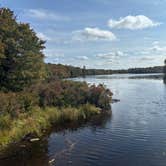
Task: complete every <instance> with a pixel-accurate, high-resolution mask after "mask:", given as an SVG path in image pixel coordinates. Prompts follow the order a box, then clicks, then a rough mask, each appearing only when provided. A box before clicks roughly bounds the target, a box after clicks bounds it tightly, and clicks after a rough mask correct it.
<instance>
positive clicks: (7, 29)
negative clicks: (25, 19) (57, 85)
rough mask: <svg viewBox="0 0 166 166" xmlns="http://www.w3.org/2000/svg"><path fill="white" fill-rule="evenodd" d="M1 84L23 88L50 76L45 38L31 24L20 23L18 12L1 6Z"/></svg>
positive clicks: (1, 85) (6, 87)
mask: <svg viewBox="0 0 166 166" xmlns="http://www.w3.org/2000/svg"><path fill="white" fill-rule="evenodd" d="M0 23H1V26H0V87H1V90H12V91H19V90H22V89H23V88H24V87H26V86H28V85H31V84H32V83H34V82H36V81H39V80H43V79H44V78H45V76H46V70H45V64H44V62H43V58H44V55H43V53H42V49H43V48H44V41H42V40H40V39H39V38H38V37H37V36H36V33H35V32H34V31H33V30H32V29H31V28H30V26H29V24H25V23H18V22H17V21H16V18H15V16H14V13H13V12H12V11H11V10H10V9H7V8H0Z"/></svg>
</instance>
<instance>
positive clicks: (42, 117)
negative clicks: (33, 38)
mask: <svg viewBox="0 0 166 166" xmlns="http://www.w3.org/2000/svg"><path fill="white" fill-rule="evenodd" d="M102 112H105V111H102V110H101V109H100V108H98V107H96V106H93V105H90V104H84V105H82V106H80V107H78V108H74V107H67V108H61V109H59V108H57V107H52V108H51V107H50V108H49V107H48V108H45V109H41V108H35V110H33V111H31V112H30V113H28V114H22V115H21V117H20V118H18V119H16V120H14V121H13V122H12V123H13V125H12V127H11V129H10V130H8V131H3V132H1V133H0V154H3V153H4V152H5V150H6V149H8V148H9V149H10V146H12V145H13V144H18V143H19V142H21V141H27V142H35V141H39V140H40V138H41V137H42V135H43V134H44V133H46V132H47V131H48V130H49V129H50V128H51V127H53V126H54V125H55V126H56V127H57V128H58V126H61V125H64V124H66V123H70V122H72V123H74V122H76V123H79V122H82V121H88V119H90V118H92V117H93V116H95V115H100V114H102Z"/></svg>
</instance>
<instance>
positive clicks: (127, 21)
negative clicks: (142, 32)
mask: <svg viewBox="0 0 166 166" xmlns="http://www.w3.org/2000/svg"><path fill="white" fill-rule="evenodd" d="M160 24H161V23H159V22H155V21H153V20H151V19H150V18H148V17H146V16H144V15H137V16H130V15H129V16H126V17H121V18H120V19H119V20H112V19H110V20H109V21H108V26H109V27H110V28H117V29H130V30H137V29H145V28H150V27H156V26H159V25H160Z"/></svg>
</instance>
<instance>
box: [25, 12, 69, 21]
mask: <svg viewBox="0 0 166 166" xmlns="http://www.w3.org/2000/svg"><path fill="white" fill-rule="evenodd" d="M24 13H25V15H26V16H28V17H31V18H36V19H39V20H54V21H68V20H70V18H69V17H66V16H62V15H59V14H57V13H54V12H52V11H49V10H45V9H29V10H25V12H24Z"/></svg>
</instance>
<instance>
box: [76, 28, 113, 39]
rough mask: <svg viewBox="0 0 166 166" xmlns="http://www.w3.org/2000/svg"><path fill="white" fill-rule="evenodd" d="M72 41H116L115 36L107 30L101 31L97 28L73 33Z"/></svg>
mask: <svg viewBox="0 0 166 166" xmlns="http://www.w3.org/2000/svg"><path fill="white" fill-rule="evenodd" d="M73 39H74V40H80V41H84V40H110V41H112V40H116V36H115V35H114V34H113V33H112V32H111V31H107V30H101V29H99V28H88V27H87V28H85V29H84V30H81V31H75V32H74V38H73Z"/></svg>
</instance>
